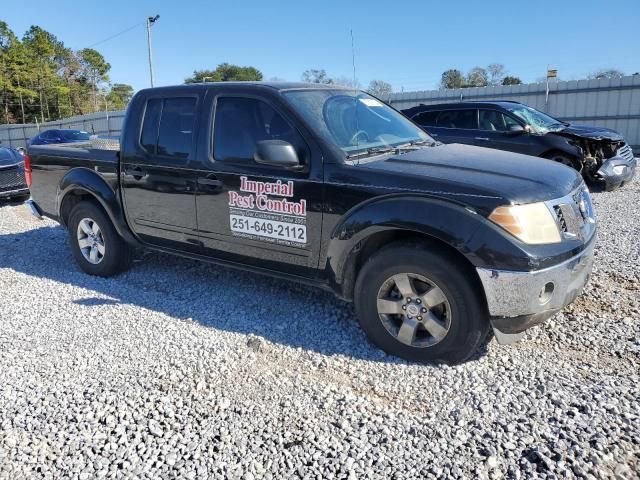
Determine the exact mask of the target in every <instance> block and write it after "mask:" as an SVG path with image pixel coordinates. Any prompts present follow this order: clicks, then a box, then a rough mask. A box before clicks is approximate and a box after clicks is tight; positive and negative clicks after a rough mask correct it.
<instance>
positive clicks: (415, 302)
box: [354, 244, 489, 363]
mask: <svg viewBox="0 0 640 480" xmlns="http://www.w3.org/2000/svg"><path fill="white" fill-rule="evenodd" d="M354 293H355V306H356V312H357V314H358V318H359V321H360V325H361V326H362V328H363V330H364V331H365V333H366V334H367V336H368V337H369V339H370V340H371V341H372V342H373V343H375V344H376V345H378V346H379V347H380V348H382V349H383V350H384V351H386V352H387V353H389V354H392V355H396V356H399V357H402V358H405V359H407V360H412V361H418V362H431V361H444V362H447V363H459V362H463V361H464V360H466V359H467V358H469V357H470V356H471V355H472V354H473V353H474V352H475V351H476V350H477V349H478V348H479V347H480V345H481V344H482V343H483V341H484V340H485V338H486V336H487V332H488V330H489V319H488V314H487V312H486V308H485V306H484V304H483V302H482V299H481V298H480V296H479V293H478V291H477V287H476V285H475V283H474V282H472V281H471V280H469V275H468V272H467V270H466V268H465V267H464V266H463V265H461V264H460V263H459V262H456V261H454V260H451V259H450V253H449V252H447V251H444V250H442V249H441V248H438V247H437V246H434V248H429V247H428V246H422V245H414V244H392V245H390V246H388V247H385V248H384V249H382V250H380V251H379V252H378V253H377V254H375V255H374V256H372V257H371V258H370V259H369V260H368V261H367V263H366V264H365V265H364V266H363V267H362V269H361V271H360V273H359V275H358V279H357V281H356V286H355V292H354Z"/></svg>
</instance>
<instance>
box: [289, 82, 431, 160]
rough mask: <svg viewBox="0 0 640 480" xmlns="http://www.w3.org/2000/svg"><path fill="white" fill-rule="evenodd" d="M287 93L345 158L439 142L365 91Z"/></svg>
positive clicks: (297, 91) (321, 134)
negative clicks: (405, 146)
mask: <svg viewBox="0 0 640 480" xmlns="http://www.w3.org/2000/svg"><path fill="white" fill-rule="evenodd" d="M284 96H285V98H286V99H287V100H288V101H289V103H291V104H292V106H293V108H294V109H295V110H296V111H297V112H299V113H300V114H301V115H302V117H303V118H304V119H305V120H306V121H307V122H308V123H309V124H310V126H311V127H312V128H313V129H314V130H315V131H316V132H317V133H318V134H319V135H320V136H321V137H322V138H323V139H324V140H325V141H327V142H329V143H331V144H333V145H336V146H337V147H339V148H340V150H342V152H343V153H344V155H345V158H350V157H355V156H362V155H366V154H371V155H374V154H378V153H383V152H385V151H386V150H388V149H392V148H398V147H400V146H404V145H415V144H422V143H435V142H434V140H433V139H432V138H431V137H429V136H428V135H427V134H426V133H424V132H423V131H422V130H420V129H419V128H418V127H416V126H415V125H414V124H413V123H411V122H410V121H409V120H407V119H406V118H405V117H404V116H402V115H401V114H400V113H398V112H396V111H395V110H393V109H392V108H389V106H387V105H385V104H384V103H382V102H380V101H379V100H376V99H375V98H373V97H372V96H370V95H367V94H366V93H363V92H358V91H355V90H291V91H288V92H284Z"/></svg>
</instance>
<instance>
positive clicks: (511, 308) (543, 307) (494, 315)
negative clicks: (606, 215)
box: [477, 235, 596, 343]
mask: <svg viewBox="0 0 640 480" xmlns="http://www.w3.org/2000/svg"><path fill="white" fill-rule="evenodd" d="M595 243H596V242H595V235H594V237H593V238H592V239H591V241H590V244H589V245H588V247H587V248H586V249H585V250H583V251H582V252H581V253H580V254H578V255H576V256H575V257H573V258H570V259H569V260H566V261H564V262H562V263H560V264H558V265H554V266H553V267H549V268H545V269H542V270H534V271H531V272H518V271H508V270H493V269H485V268H478V269H477V271H478V275H479V276H480V281H481V282H482V286H483V287H484V292H485V296H486V298H487V306H488V307H489V314H490V316H491V323H492V326H493V328H494V331H495V330H497V331H498V332H496V333H502V334H518V333H521V332H523V331H524V330H526V329H527V328H529V327H531V326H533V325H537V324H539V323H542V322H544V321H545V320H546V319H547V318H549V317H550V316H552V315H553V314H554V313H556V312H557V311H559V310H561V309H562V308H564V307H566V306H567V305H569V304H570V303H571V302H573V301H574V300H575V299H576V298H577V297H578V295H580V293H581V292H582V289H583V288H584V286H585V284H586V283H587V281H588V279H589V275H590V274H591V269H592V267H593V251H594V247H595ZM498 339H499V340H500V338H498ZM504 343H508V342H504Z"/></svg>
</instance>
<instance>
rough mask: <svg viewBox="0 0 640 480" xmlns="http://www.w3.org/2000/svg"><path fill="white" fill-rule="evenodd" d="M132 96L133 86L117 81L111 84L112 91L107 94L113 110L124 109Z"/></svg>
mask: <svg viewBox="0 0 640 480" xmlns="http://www.w3.org/2000/svg"><path fill="white" fill-rule="evenodd" d="M131 97H133V87H132V86H131V85H126V84H124V83H115V84H114V85H112V86H111V91H110V92H109V94H108V95H107V102H108V103H109V108H110V109H113V110H123V109H125V108H126V107H127V104H128V103H129V100H131Z"/></svg>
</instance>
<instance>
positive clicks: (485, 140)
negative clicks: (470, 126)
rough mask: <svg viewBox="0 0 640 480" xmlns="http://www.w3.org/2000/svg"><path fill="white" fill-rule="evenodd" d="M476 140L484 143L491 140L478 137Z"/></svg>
mask: <svg viewBox="0 0 640 480" xmlns="http://www.w3.org/2000/svg"><path fill="white" fill-rule="evenodd" d="M476 140H482V141H483V142H488V141H489V139H488V138H487V137H476Z"/></svg>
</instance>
